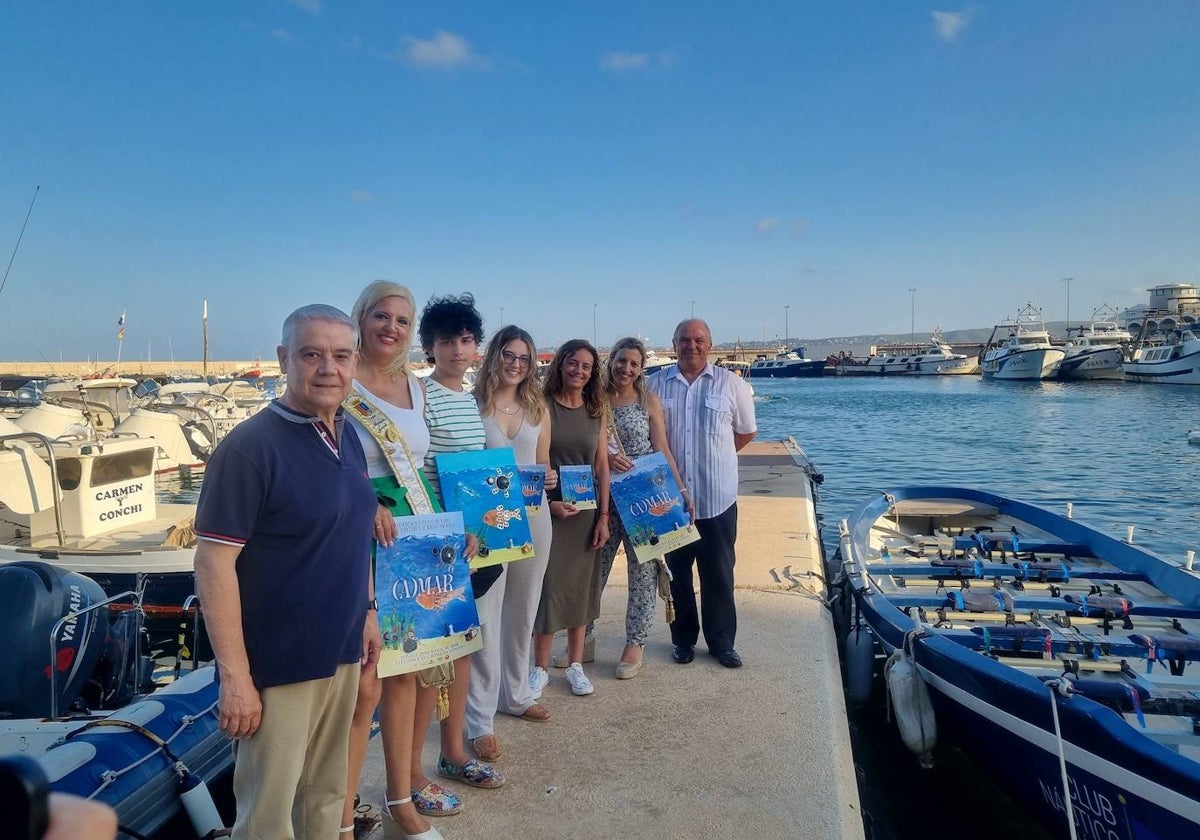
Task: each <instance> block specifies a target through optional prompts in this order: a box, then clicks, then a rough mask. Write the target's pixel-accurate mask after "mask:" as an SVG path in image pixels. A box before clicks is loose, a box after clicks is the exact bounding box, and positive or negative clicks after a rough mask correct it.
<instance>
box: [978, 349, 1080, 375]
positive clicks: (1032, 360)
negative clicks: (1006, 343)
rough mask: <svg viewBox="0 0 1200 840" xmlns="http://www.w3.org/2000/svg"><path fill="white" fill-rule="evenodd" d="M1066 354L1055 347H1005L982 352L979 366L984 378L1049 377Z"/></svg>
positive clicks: (1055, 371) (1054, 372)
mask: <svg viewBox="0 0 1200 840" xmlns="http://www.w3.org/2000/svg"><path fill="white" fill-rule="evenodd" d="M1065 355H1066V354H1065V353H1064V352H1063V351H1062V350H1060V349H1059V348H1057V347H1038V348H1034V349H1030V350H1017V351H1011V350H1009V349H1007V348H1001V349H999V350H993V351H989V352H988V353H986V354H984V357H983V362H982V363H981V365H980V367H981V369H982V370H983V378H984V379H1004V380H1038V379H1051V378H1053V377H1054V375H1055V374H1056V373H1058V366H1059V364H1060V363H1061V362H1062V360H1063V356H1065Z"/></svg>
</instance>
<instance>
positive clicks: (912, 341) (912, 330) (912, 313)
mask: <svg viewBox="0 0 1200 840" xmlns="http://www.w3.org/2000/svg"><path fill="white" fill-rule="evenodd" d="M908 294H909V296H910V298H911V303H910V304H909V313H908V344H909V349H910V350H911V349H912V348H915V347H916V346H917V290H916V289H915V288H910V289H909V290H908Z"/></svg>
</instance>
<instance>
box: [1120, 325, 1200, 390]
mask: <svg viewBox="0 0 1200 840" xmlns="http://www.w3.org/2000/svg"><path fill="white" fill-rule="evenodd" d="M1121 368H1122V369H1123V370H1124V371H1125V378H1126V379H1132V380H1133V381H1135V382H1156V383H1160V384H1163V383H1165V384H1168V385H1200V325H1197V324H1184V325H1183V326H1182V327H1181V328H1180V329H1178V330H1175V331H1173V332H1171V333H1170V334H1169V335H1166V336H1162V335H1159V336H1158V338H1148V339H1146V341H1145V343H1143V342H1141V341H1139V342H1138V345H1137V346H1136V347H1135V348H1134V350H1133V354H1132V356H1131V358H1130V360H1129V361H1127V362H1125V363H1123V364H1122V365H1121Z"/></svg>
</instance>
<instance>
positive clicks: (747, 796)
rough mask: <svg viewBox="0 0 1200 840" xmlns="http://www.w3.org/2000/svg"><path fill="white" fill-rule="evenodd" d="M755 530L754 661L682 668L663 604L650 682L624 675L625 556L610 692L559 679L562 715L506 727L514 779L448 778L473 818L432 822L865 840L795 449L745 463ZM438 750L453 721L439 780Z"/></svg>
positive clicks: (649, 647) (703, 660) (744, 512)
mask: <svg viewBox="0 0 1200 840" xmlns="http://www.w3.org/2000/svg"><path fill="white" fill-rule="evenodd" d="M738 519H739V522H738V543H737V556H738V561H737V568H736V581H737V584H736V586H737V589H736V593H735V597H736V600H737V605H738V625H739V627H738V630H739V632H738V642H737V648H738V651H739V652H740V653H741V654H742V657H743V659H744V660H745V663H746V665H745V667H743V668H740V669H726V668H723V667H721V666H720V665H719V664H718V663H717V661H716V660H715V659H714V658H712V657H711V656H709V655H708V653H707V651H706V649H705V647H704V643H703V639H701V642H700V645H699V646H698V647H697V650H696V661H695V662H693V663H692V664H690V665H685V666H681V665H677V664H675V663H674V662H673V661H672V659H671V643H670V633H669V630H668V628H667V626H666V624H665V623H664V621H663V606H662V602H661V601H659V602H658V604H657V605H656V615H655V626H654V629H653V632H652V634H651V638H650V640H649V641H648V642H647V644H646V648H645V653H644V662H645V664H644V666H643V668H642V671H641V673H640V674H639V675H638V676H637V677H636V678H634V679H632V680H622V681H618V680H617V679H616V678H615V676H614V673H613V670H614V667H615V665H616V662H617V660H618V659H619V658H620V654H621V650H622V647H623V645H624V613H625V601H626V598H625V593H626V592H627V591H628V587H627V584H626V573H625V566H624V560H623V558H622V557H620V556H618V558H617V561H616V564H615V566H614V569H613V573H612V576H611V577H610V579H609V583H608V587H607V588H606V590H605V595H604V599H603V603H602V609H601V616H600V618H599V620H598V621H597V625H596V635H597V651H596V662H595V663H592V664H590V665H587V666H585V670H586V671H587V673H588V675H589V677H590V678H591V680H592V682H593V684H594V685H595V688H596V690H595V693H594V694H592V695H590V696H587V697H575V696H573V695H572V694H571V693H570V688H569V686H568V685H567V683H566V680H565V678H564V676H563V672H562V671H561V670H557V669H554V670H552V673H551V679H550V684H549V686H547V688H546V690H545V693H544V694H543V697H542V702H543V703H544V705H546V706H547V708H549V709H550V711H551V713H552V715H553V717H552V719H551V720H550V721H548V722H546V723H533V722H529V721H524V720H521V719H519V718H514V717H510V716H507V715H499V716H498V719H497V721H496V736H497V739H498V740H499V742H500V746H501V749H502V752H503V755H502V757H501V758H500V759H499V760H498V761H497V762H495V765H496V767H497V769H499V770H501V771H502V772H503V773H504V774H505V777H506V780H507V783H506V784H505V785H504V786H503V787H501V788H499V789H496V790H476V789H474V788H470V787H467V786H465V785H461V784H457V783H455V782H449V781H446V780H443V779H437V781H439V782H442V783H444V784H445V785H446V787H449V788H452V789H453V790H455V791H456V792H457V793H458V794H459V795H460V796H462V798H463V802H464V808H463V811H462V813H461V814H458V815H455V816H452V817H441V818H435V819H433V820H432V823H433V825H434V826H436V827H437V828H438V829H439V830H440V831H441V832H442V834H443V835H444V836H445V838H446V840H497V838H523V840H543V838H544V839H545V840H561V838H581V840H583V839H585V838H586V840H607V839H608V838H633V837H636V838H638V840H674V838H714V840H715V838H730V837H739V838H742V837H745V838H793V837H795V838H829V839H830V840H861V838H862V837H863V825H862V816H861V811H860V805H859V799H858V789H857V785H856V781H855V773H854V761H853V757H852V755H851V750H850V737H849V731H848V727H847V720H846V709H845V703H844V699H843V694H842V687H841V677H840V668H839V663H838V652H837V640H836V638H835V635H834V631H833V624H832V620H831V618H830V616H829V613H828V611H827V610H826V609H825V608H824V607H823V605H822V603H821V602H820V600H819V598H818V597H817V596H816V594H815V593H817V592H820V588H821V587H820V581H819V580H818V579H816V578H811V577H807V576H806V573H807V572H808V571H810V570H811V571H815V572H820V571H821V549H820V545H819V537H818V534H817V530H816V516H815V506H814V503H813V500H812V496H811V494H810V492H809V484H808V480H807V478H806V476H805V474H804V472H803V471H802V470H801V468H800V467H799V466H797V465H796V463H795V462H794V461H793V459H792V457H791V455H790V454H789V452H788V450H787V449H786V448H785V446H784V445H783V444H781V443H769V442H762V443H759V442H756V443H752V444H750V445H749V446H748V447H746V448H745V449H744V450H743V451H742V453H741V461H740V464H739V499H738ZM561 643H562V642H561V639H560V640H559V642H558V645H557V646H556V649H558V646H561ZM437 754H438V741H437V730H436V724H435V725H434V726H432V727H431V728H430V730H429V732H428V734H427V737H426V739H425V755H424V766H425V768H426V771H427V773H428V774H429V776H430V778H436V777H435V776H434V775H433V773H432V771H433V769H434V767H435V765H436V762H437ZM383 783H384V779H383V757H382V751H381V746H380V743H379V739H378V738H375V739H373V740H372V744H371V748H370V754H369V757H368V764H367V768H366V771H365V772H364V775H363V779H362V782H361V784H360V786H359V791H360V793H361V795H362V797H363V801H364V802H369V803H371V804H373V805H378V803H379V802H381V801H382V796H383V793H382V792H383ZM376 837H377V838H378V837H382V832H376Z"/></svg>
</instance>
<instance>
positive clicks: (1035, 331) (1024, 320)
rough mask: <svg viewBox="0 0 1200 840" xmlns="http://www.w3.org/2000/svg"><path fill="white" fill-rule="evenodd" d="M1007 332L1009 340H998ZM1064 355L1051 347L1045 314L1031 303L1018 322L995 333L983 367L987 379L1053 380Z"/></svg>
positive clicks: (1008, 323)
mask: <svg viewBox="0 0 1200 840" xmlns="http://www.w3.org/2000/svg"><path fill="white" fill-rule="evenodd" d="M1005 330H1006V331H1007V336H1006V337H1004V338H997V336H999V335H1001V334H1002V331H1005ZM1064 355H1065V354H1064V352H1063V349H1062V348H1061V347H1055V346H1054V345H1053V344H1051V343H1050V333H1048V332H1047V331H1046V322H1045V321H1044V320H1043V319H1042V311H1041V310H1040V309H1038V308H1037V307H1035V306H1034V305H1033V304H1032V303H1027V304H1025V306H1024V307H1023V308H1022V309H1021V311H1020V312H1018V313H1017V317H1016V318H1014V319H1012V320H1011V321H1002V322H1001V323H999V324H997V325H996V327H995V329H993V330H992V335H991V338H989V339H988V343H987V348H986V349H985V350H984V351H983V355H982V356H981V358H980V360H979V366H980V368H981V369H982V371H983V378H984V379H1014V380H1019V379H1024V380H1037V379H1051V378H1053V377H1054V375H1055V374H1056V373H1057V372H1058V366H1059V363H1061V362H1062V359H1063V356H1064Z"/></svg>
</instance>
